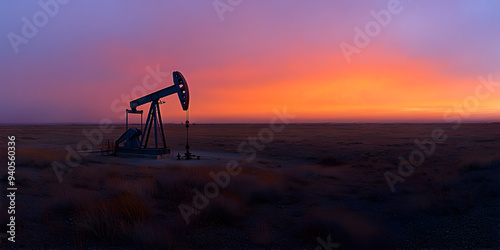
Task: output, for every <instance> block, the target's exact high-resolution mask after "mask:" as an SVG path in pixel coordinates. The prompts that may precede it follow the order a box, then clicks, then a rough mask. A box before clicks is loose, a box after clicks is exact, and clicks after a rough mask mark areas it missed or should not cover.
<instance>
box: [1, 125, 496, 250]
mask: <svg viewBox="0 0 500 250" xmlns="http://www.w3.org/2000/svg"><path fill="white" fill-rule="evenodd" d="M0 130H1V131H2V136H1V146H0V155H1V157H0V159H1V161H2V166H3V167H2V168H1V172H0V177H1V182H2V185H1V186H2V189H3V192H2V193H3V194H6V191H5V190H6V189H5V187H7V183H8V174H7V142H8V139H7V137H8V136H15V137H16V140H15V142H16V159H15V162H16V171H15V175H14V176H15V183H16V187H17V188H18V189H17V191H16V208H15V210H16V220H15V222H16V238H15V240H16V242H15V243H11V242H9V241H7V239H6V238H1V240H2V242H1V244H2V248H3V247H5V248H11V247H12V248H25V249H34V248H37V249H40V248H41V249H44V248H45V249H100V248H112V249H134V248H137V249H397V248H400V249H401V248H438V249H441V248H447V249H463V248H479V249H498V248H499V247H500V244H499V239H500V234H499V232H500V231H499V225H500V220H499V217H500V216H499V212H500V200H499V196H500V185H499V183H500V124H499V123H484V124H462V125H461V126H460V127H453V124H289V125H286V126H283V127H281V126H280V127H279V130H277V129H276V128H275V130H272V129H270V126H269V125H268V124H252V125H244V124H236V125H222V124H214V125H209V124H194V125H192V126H191V127H190V145H191V151H192V152H193V153H194V154H196V155H200V156H201V158H200V159H199V160H196V159H195V160H191V161H186V160H180V161H179V160H177V159H176V158H175V157H171V158H166V159H148V158H130V157H113V156H103V155H101V154H100V153H88V154H87V153H85V152H81V151H80V152H76V153H77V154H78V155H79V157H75V156H74V155H73V156H70V157H68V155H71V154H70V153H69V152H70V151H71V150H75V151H78V145H79V144H80V145H83V143H85V142H91V139H89V137H87V136H86V135H85V133H87V134H89V133H90V134H92V131H94V134H93V135H94V137H93V139H94V140H95V141H96V142H100V140H101V139H112V140H116V139H117V138H118V137H119V136H120V135H121V134H122V133H123V132H124V130H125V127H124V126H121V125H120V126H118V125H117V126H116V127H115V128H114V129H112V130H110V131H106V133H102V135H103V136H102V138H101V137H100V136H98V135H97V133H95V132H96V131H99V125H50V126H49V125H43V126H42V125H38V126H34V125H29V126H28V125H22V126H14V125H12V126H1V127H0ZM84 131H85V132H84ZM269 131H271V132H272V134H270V133H269ZM101 132H102V131H101ZM165 133H166V140H167V144H168V146H169V147H170V148H171V149H172V152H173V154H174V155H176V154H177V153H178V152H180V153H183V152H184V145H185V139H186V131H185V127H184V126H183V125H180V124H179V125H165ZM259 134H260V135H261V139H264V141H262V140H260V139H259ZM252 137H253V138H256V140H255V141H254V142H252V141H251V138H252ZM249 138H250V139H249ZM435 139H437V141H439V142H436V140H435ZM416 140H417V142H416ZM430 141H433V142H432V143H430ZM242 143H243V145H242ZM87 145H89V144H87ZM90 145H92V143H91V144H90ZM68 148H70V149H71V150H69V151H68ZM83 148H84V147H82V146H80V149H83ZM239 148H240V150H238V149H239ZM92 149H93V150H97V149H100V148H99V147H98V146H95V145H94V146H93V147H92ZM73 154H74V153H73ZM82 154H86V155H82ZM253 156H255V157H253ZM412 157H413V158H412ZM67 158H68V159H69V162H73V163H74V164H73V166H69V164H68V161H67ZM401 159H404V160H401ZM406 161H407V162H406ZM55 162H56V163H55ZM402 162H403V163H402ZM405 162H406V163H405ZM58 164H59V165H58ZM60 165H64V166H67V168H66V169H65V171H64V172H59V175H60V176H59V177H60V178H58V175H57V171H55V170H54V166H60ZM228 165H229V166H230V167H232V168H230V170H231V171H229V170H228ZM59 170H61V169H59ZM228 171H229V172H230V174H229V172H228ZM389 173H390V174H389ZM214 176H215V177H214ZM386 176H389V179H390V180H392V181H394V180H397V182H395V184H394V189H393V190H391V188H390V185H389V183H388V181H387V179H386ZM227 177H229V179H228V178H227ZM217 178H218V179H217ZM217 181H218V182H217ZM0 201H1V203H0V204H1V206H0V208H1V211H0V214H1V216H0V221H1V223H2V224H3V225H4V226H3V227H2V228H3V229H2V231H1V232H0V234H5V233H6V231H7V230H8V229H7V227H6V226H5V225H6V224H7V223H9V216H8V215H7V210H8V209H7V206H8V202H9V201H8V198H7V196H6V195H2V196H1V198H0ZM181 208H183V209H181ZM183 214H184V215H183ZM186 218H187V220H186ZM187 222H189V223H187Z"/></svg>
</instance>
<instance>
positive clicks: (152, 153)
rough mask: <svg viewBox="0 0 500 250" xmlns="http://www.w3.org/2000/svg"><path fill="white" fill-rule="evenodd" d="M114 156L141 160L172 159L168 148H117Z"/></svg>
mask: <svg viewBox="0 0 500 250" xmlns="http://www.w3.org/2000/svg"><path fill="white" fill-rule="evenodd" d="M115 155H116V156H129V157H141V158H156V159H164V158H170V157H172V153H171V152H170V149H169V148H158V149H156V148H143V149H137V148H123V147H117V148H116V151H115Z"/></svg>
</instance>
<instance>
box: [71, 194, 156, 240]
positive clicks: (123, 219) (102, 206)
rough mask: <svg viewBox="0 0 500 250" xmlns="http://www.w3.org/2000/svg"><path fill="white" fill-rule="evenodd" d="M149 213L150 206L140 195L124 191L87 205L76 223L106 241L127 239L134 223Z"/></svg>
mask: <svg viewBox="0 0 500 250" xmlns="http://www.w3.org/2000/svg"><path fill="white" fill-rule="evenodd" d="M149 214H150V211H149V208H148V207H147V205H146V204H145V203H144V202H143V201H142V200H141V198H140V197H138V196H137V195H134V194H130V193H127V192H123V193H121V194H119V195H117V196H114V197H112V198H111V199H107V200H101V201H99V202H97V203H96V204H92V205H90V206H88V207H86V208H85V209H84V210H83V212H82V213H80V215H79V216H78V217H77V219H76V224H77V226H78V227H80V228H81V229H82V230H84V231H86V232H88V233H91V234H92V235H94V236H95V237H97V238H98V239H100V240H102V241H104V242H114V241H116V240H120V239H121V240H127V239H128V238H127V237H125V236H126V235H128V234H129V233H130V232H131V231H132V228H133V226H134V224H135V223H137V222H139V221H141V220H144V219H146V218H147V217H148V216H149Z"/></svg>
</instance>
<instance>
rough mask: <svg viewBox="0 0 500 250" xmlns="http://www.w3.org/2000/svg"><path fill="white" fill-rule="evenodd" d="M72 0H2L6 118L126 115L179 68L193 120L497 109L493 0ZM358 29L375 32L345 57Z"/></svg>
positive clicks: (413, 117) (176, 114)
mask: <svg viewBox="0 0 500 250" xmlns="http://www.w3.org/2000/svg"><path fill="white" fill-rule="evenodd" d="M66 1H67V0H65V1H62V0H61V1H60V2H56V1H55V0H41V1H40V2H41V3H48V4H49V5H47V6H48V7H44V6H42V5H43V4H42V5H40V4H39V3H38V1H0V35H2V36H1V37H2V38H1V39H0V65H1V67H0V82H1V91H0V105H1V106H0V110H1V113H0V123H96V122H99V121H100V120H101V119H103V118H110V119H112V120H113V121H114V122H117V123H122V122H124V120H123V119H122V118H123V117H122V116H123V115H124V113H125V108H127V105H128V102H129V101H131V100H132V99H133V98H134V97H140V96H142V95H143V94H146V92H147V93H151V92H154V91H156V90H159V89H162V88H165V87H168V86H170V85H172V84H173V83H172V75H171V74H172V71H176V70H178V71H180V72H182V73H183V74H184V76H185V77H186V79H187V81H188V83H189V87H190V90H191V100H192V102H191V108H190V118H191V121H192V122H199V123H226V122H231V123H232V122H268V121H269V120H270V119H271V118H272V117H273V110H274V109H279V110H282V109H283V107H287V110H288V113H290V114H294V115H296V117H297V118H296V120H295V122H413V121H416V122H443V121H445V120H444V119H443V115H444V114H446V113H447V114H448V116H454V115H461V116H464V117H466V120H467V121H471V122H475V121H493V120H494V121H500V83H499V84H498V86H493V85H491V82H500V1H497V0H457V1H449V0H413V1H411V0H401V1H396V0H363V1H361V0H360V1H352V0H338V1H332V0H318V1H303V0H301V1H299V0H276V1H269V0H239V1H238V0H232V1H228V0H220V1H215V3H216V5H215V6H214V1H213V0H193V1H186V0H176V1H152V0H151V1H118V0H115V1H111V0H109V1H98V0H90V1H76V0H73V1H67V2H68V3H63V2H66ZM398 2H399V5H398ZM54 3H57V5H54ZM231 4H233V5H234V6H233V5H231ZM391 6H392V7H391ZM396 7H397V8H396ZM223 8H226V9H223ZM391 8H392V9H391ZM44 9H46V10H44ZM224 10H226V11H225V12H223V11H224ZM391 10H392V11H393V12H397V13H391V12H390V11H391ZM372 11H373V12H374V13H390V20H387V19H386V20H387V23H385V24H380V23H378V24H376V25H375V26H374V22H376V20H377V18H375V17H374V16H373V15H372V14H371V13H372ZM381 11H382V12H381ZM382 17H387V16H384V15H382ZM26 20H28V22H29V24H26ZM37 24H38V25H39V26H37ZM31 25H33V27H35V28H36V29H37V30H36V31H33V30H31V29H30V27H29V26H31ZM377 25H378V26H377ZM26 27H27V28H26ZM356 27H359V29H361V30H365V28H366V27H368V28H369V29H368V32H369V33H371V34H372V35H373V36H369V35H367V37H368V38H369V42H366V41H364V42H365V44H363V46H364V48H358V49H357V52H359V53H352V54H350V57H349V60H348V59H347V58H346V56H345V53H343V51H342V49H341V44H344V45H345V44H349V45H350V46H356V43H355V37H357V36H358V38H359V34H358V35H357V33H356V31H355V30H356ZM370 27H371V29H370ZM377 27H378V28H379V29H378V30H377ZM363 33H366V31H363ZM26 35H27V36H26ZM29 36H31V37H29ZM358 40H360V39H358ZM21 41H22V42H21ZM349 61H350V62H349ZM148 68H149V69H150V70H148ZM157 68H158V69H160V71H161V72H165V73H167V75H166V76H165V75H164V77H160V78H158V77H157V78H158V79H160V80H161V82H156V80H155V77H151V78H149V80H150V81H149V82H147V83H148V84H147V89H146V87H145V85H144V82H143V80H144V78H145V77H146V76H147V75H148V74H149V71H151V69H152V70H153V71H155V70H156V69H157ZM160 75H161V74H160ZM479 76H482V77H483V78H484V79H486V80H485V81H480V80H479V79H478V77H479ZM490 76H491V77H492V78H491V79H492V81H491V82H490V85H488V86H486V85H487V84H486V83H485V82H487V80H488V78H489V77H490ZM491 79H490V80H491ZM144 90H146V92H144ZM163 101H165V102H166V103H165V104H163V105H161V109H162V114H163V116H164V122H174V123H180V122H182V121H184V120H185V114H184V112H183V111H182V109H181V106H180V104H179V100H178V98H177V96H169V97H167V98H164V99H163ZM464 103H465V105H466V106H467V107H468V110H467V109H463V108H461V106H462V105H463V104H464ZM140 108H141V109H143V110H146V111H147V109H148V108H149V106H148V105H144V106H141V107H140ZM454 108H455V110H454V111H452V112H450V109H451V110H453V109H454ZM460 110H461V111H460Z"/></svg>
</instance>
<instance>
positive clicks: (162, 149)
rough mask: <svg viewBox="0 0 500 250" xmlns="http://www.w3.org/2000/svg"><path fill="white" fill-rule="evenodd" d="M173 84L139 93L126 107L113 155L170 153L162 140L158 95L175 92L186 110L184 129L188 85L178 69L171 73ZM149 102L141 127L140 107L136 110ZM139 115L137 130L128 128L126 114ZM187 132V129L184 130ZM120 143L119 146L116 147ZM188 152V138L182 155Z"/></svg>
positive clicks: (160, 96) (187, 105) (164, 95)
mask: <svg viewBox="0 0 500 250" xmlns="http://www.w3.org/2000/svg"><path fill="white" fill-rule="evenodd" d="M173 79H174V80H173V81H174V85H172V86H170V87H167V88H164V89H162V90H159V91H156V92H154V93H151V94H149V95H146V96H143V97H141V98H138V99H136V100H133V101H131V102H130V108H131V109H127V110H126V115H127V121H126V131H125V133H123V135H122V136H121V137H120V138H119V139H118V140H116V142H115V147H114V148H115V150H114V155H115V156H116V155H117V154H120V155H121V154H123V155H135V156H155V157H162V156H165V155H170V149H169V148H167V144H166V142H165V133H164V130H163V123H162V119H161V112H160V104H161V103H162V102H161V101H160V99H161V98H164V97H167V96H170V95H173V94H176V93H177V95H178V97H179V100H180V102H181V106H182V109H183V110H184V111H186V130H189V115H188V114H189V111H188V108H189V88H188V84H187V81H186V79H185V78H184V76H183V75H182V74H181V73H180V72H178V71H174V72H173ZM148 103H151V106H150V108H149V113H148V117H147V119H146V124H145V125H144V128H143V127H142V115H143V111H142V110H137V108H138V107H139V106H141V105H144V104H148ZM129 114H140V115H141V129H138V128H129V127H128V125H129V124H128V115H129ZM152 129H154V147H149V137H150V134H151V130H152ZM187 135H189V132H187ZM121 143H124V145H123V146H120V144H121ZM191 156H192V155H191V153H190V152H189V138H187V139H186V153H185V158H186V159H191Z"/></svg>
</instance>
